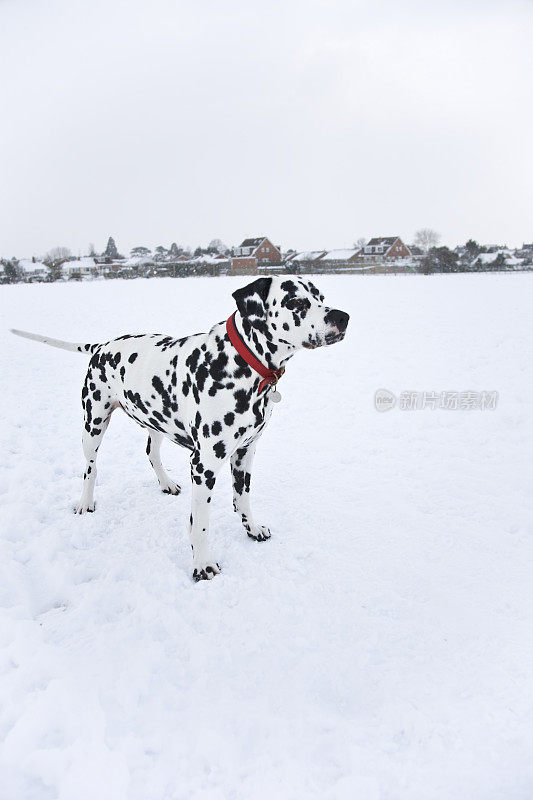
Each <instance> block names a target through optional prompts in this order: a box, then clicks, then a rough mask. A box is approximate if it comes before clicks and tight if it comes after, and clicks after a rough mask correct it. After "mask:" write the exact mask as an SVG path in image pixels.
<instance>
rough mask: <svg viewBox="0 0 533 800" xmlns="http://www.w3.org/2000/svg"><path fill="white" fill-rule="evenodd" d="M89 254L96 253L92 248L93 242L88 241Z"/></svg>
mask: <svg viewBox="0 0 533 800" xmlns="http://www.w3.org/2000/svg"><path fill="white" fill-rule="evenodd" d="M89 255H90V256H95V255H96V250H95V249H94V244H93V243H92V242H89Z"/></svg>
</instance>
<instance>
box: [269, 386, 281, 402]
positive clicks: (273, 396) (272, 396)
mask: <svg viewBox="0 0 533 800" xmlns="http://www.w3.org/2000/svg"><path fill="white" fill-rule="evenodd" d="M270 399H271V400H272V402H273V403H279V401H280V400H281V395H280V393H279V392H278V390H277V389H274V391H273V392H270Z"/></svg>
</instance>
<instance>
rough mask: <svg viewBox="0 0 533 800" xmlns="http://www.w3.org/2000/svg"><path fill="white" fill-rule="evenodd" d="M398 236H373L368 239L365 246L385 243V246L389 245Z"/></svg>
mask: <svg viewBox="0 0 533 800" xmlns="http://www.w3.org/2000/svg"><path fill="white" fill-rule="evenodd" d="M399 238H400V237H399V236H374V238H373V239H370V241H369V242H367V243H366V247H371V246H372V247H373V246H375V245H380V244H381V245H385V247H391V245H393V244H394V242H395V241H396V239H399Z"/></svg>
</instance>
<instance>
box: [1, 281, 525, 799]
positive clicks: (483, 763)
mask: <svg viewBox="0 0 533 800" xmlns="http://www.w3.org/2000/svg"><path fill="white" fill-rule="evenodd" d="M244 280H246V279H244ZM242 283H243V280H238V279H235V278H218V279H209V278H207V279H186V280H172V279H159V280H152V281H142V280H137V281H116V282H107V283H104V282H95V283H86V284H63V285H22V286H2V287H0V309H1V318H2V330H1V332H0V368H1V375H2V391H1V393H0V402H1V419H2V427H1V441H0V445H1V454H2V455H1V461H0V476H1V480H0V503H1V531H2V544H1V547H2V551H1V554H0V607H1V608H0V614H1V617H0V619H1V623H0V637H1V651H0V652H1V659H0V674H1V679H0V742H1V744H0V798H1V800H56V798H57V799H58V800H178V799H179V800H273V799H274V798H280V799H281V800H300V799H303V798H305V800H315V798H316V800H352V799H355V800H502V798H505V800H530V798H531V797H533V678H532V675H533V633H532V631H533V626H532V622H533V619H532V617H533V589H532V586H533V580H532V562H533V524H532V519H533V503H532V488H531V487H532V478H533V473H532V469H531V450H532V442H533V424H532V419H533V413H532V393H533V379H532V370H531V327H532V326H531V308H532V306H533V303H532V287H533V276H532V275H528V274H498V275H486V274H478V275H448V276H443V275H439V276H431V277H424V276H405V277H393V276H383V277H372V276H368V277H359V276H346V277H340V276H338V277H337V276H328V277H320V276H317V277H316V278H315V283H316V284H317V285H318V286H319V287H320V288H321V289H322V290H323V291H324V293H325V294H326V300H327V301H328V303H329V304H330V305H332V306H334V307H335V306H336V307H340V308H344V309H345V310H347V311H349V313H350V314H351V323H350V327H349V329H348V335H347V337H346V340H345V341H344V342H342V343H341V344H338V345H335V346H333V347H330V348H326V349H323V350H318V351H314V352H302V353H301V354H299V355H298V356H297V357H296V358H295V359H293V361H292V362H291V363H290V364H289V367H288V370H287V373H286V375H285V377H284V378H283V380H282V383H281V385H280V390H281V393H282V395H283V401H282V403H280V404H279V406H278V407H277V408H275V409H274V414H273V418H272V422H271V424H270V426H269V427H268V428H267V430H266V432H265V434H264V436H263V439H262V441H261V443H260V445H259V448H258V454H257V458H256V462H255V476H254V481H253V484H254V489H255V491H254V493H253V497H254V499H255V503H254V506H255V509H256V519H257V521H258V522H259V523H262V524H268V525H269V526H270V527H271V529H272V533H273V536H272V539H271V540H270V541H268V542H266V543H262V544H259V543H256V542H253V541H251V540H250V539H248V538H247V537H246V536H245V535H244V532H243V530H242V527H241V525H240V522H239V520H238V519H237V517H236V516H235V515H234V514H233V511H232V508H231V492H230V481H229V474H225V473H224V474H223V476H222V477H221V478H220V480H219V482H218V484H217V491H216V496H215V499H214V502H213V515H212V540H213V551H214V553H215V555H216V556H217V557H218V560H219V561H220V564H221V566H222V569H223V572H222V574H221V575H220V576H217V577H216V578H215V579H214V580H213V581H211V582H203V583H199V584H194V583H193V582H192V580H191V558H190V547H189V544H188V537H187V532H186V522H187V518H188V514H189V498H190V488H189V485H188V455H187V452H186V451H184V450H180V449H179V448H178V447H173V446H172V445H170V444H168V443H165V444H164V446H163V463H164V464H165V466H167V467H168V468H169V472H170V473H171V475H172V476H173V477H175V478H176V479H177V480H178V482H179V483H181V484H182V486H183V492H182V495H181V496H180V497H173V496H169V495H163V494H161V493H160V491H159V488H158V485H157V481H156V479H155V476H154V474H153V472H152V470H151V468H150V465H149V463H148V460H147V458H146V455H145V452H144V447H145V434H144V432H143V431H142V430H141V429H140V428H139V427H137V426H136V425H135V424H134V423H133V422H131V420H129V419H127V418H126V417H125V415H121V414H120V413H119V412H117V413H115V414H114V415H113V419H112V422H111V425H110V428H109V431H108V433H107V434H106V438H105V440H104V444H103V446H102V451H101V453H100V459H99V477H98V482H97V487H96V502H97V510H96V513H95V514H92V515H87V516H84V517H75V516H74V514H73V513H72V509H73V506H74V504H75V502H76V501H77V499H78V496H79V493H80V487H81V474H82V469H83V458H82V452H81V444H80V438H81V403H80V391H81V383H82V379H83V375H84V371H85V368H86V363H87V360H86V357H85V356H79V355H77V354H72V353H67V352H62V351H59V350H53V349H51V348H47V347H45V346H43V345H39V344H37V343H33V342H28V341H25V340H22V339H17V338H16V337H14V336H11V335H10V334H9V333H8V332H7V328H8V327H11V326H15V327H19V328H24V329H27V330H31V331H36V332H40V333H45V334H49V335H52V336H57V337H60V338H66V339H72V340H76V341H77V340H81V341H102V340H106V339H109V338H110V337H113V336H115V335H119V334H121V333H127V332H130V333H131V332H144V331H148V332H152V331H153V332H159V331H161V332H164V333H176V334H179V335H184V334H187V333H191V332H195V331H199V330H205V329H206V328H207V327H208V326H210V325H211V324H212V323H213V322H216V321H219V320H221V319H224V318H225V317H227V316H228V315H229V313H230V312H231V311H232V310H233V300H232V298H231V296H230V295H231V291H233V290H234V289H235V288H236V287H237V286H238V285H242ZM379 388H386V389H389V390H391V391H392V392H394V393H395V394H396V395H399V394H400V392H402V391H407V390H418V391H420V392H423V391H424V390H425V391H439V392H440V391H446V390H447V391H452V390H455V391H467V390H472V391H475V392H481V391H484V390H487V391H491V390H496V391H498V392H499V401H498V405H497V408H496V409H494V410H484V411H481V410H456V411H453V410H431V409H430V408H426V409H424V410H415V411H408V410H401V409H399V408H398V407H396V408H394V409H393V410H391V411H389V412H387V413H378V412H377V411H376V410H375V409H374V392H375V391H376V389H379Z"/></svg>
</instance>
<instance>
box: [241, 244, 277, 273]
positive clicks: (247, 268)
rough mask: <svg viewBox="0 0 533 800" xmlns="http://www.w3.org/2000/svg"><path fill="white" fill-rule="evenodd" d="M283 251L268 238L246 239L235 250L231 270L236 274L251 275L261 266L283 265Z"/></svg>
mask: <svg viewBox="0 0 533 800" xmlns="http://www.w3.org/2000/svg"><path fill="white" fill-rule="evenodd" d="M281 261H282V259H281V251H280V249H279V247H276V245H275V244H272V242H271V241H270V239H267V237H266V236H256V237H255V238H254V239H244V240H243V241H242V242H241V243H240V245H239V246H238V247H235V248H234V250H233V258H232V259H231V270H232V272H233V273H235V274H241V275H250V274H255V273H256V272H257V267H258V266H259V265H265V264H281Z"/></svg>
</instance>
